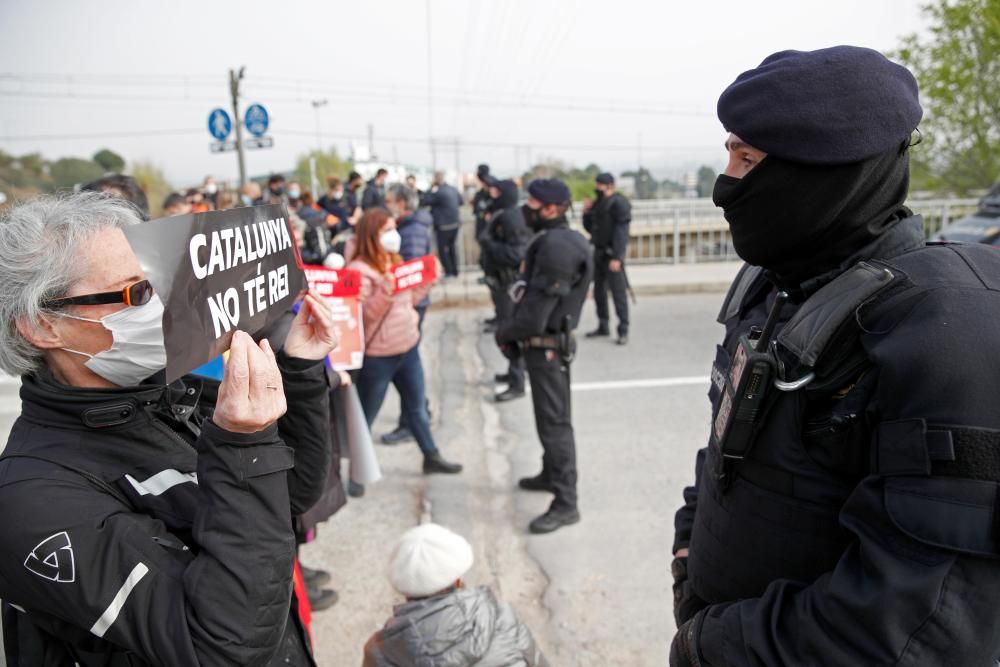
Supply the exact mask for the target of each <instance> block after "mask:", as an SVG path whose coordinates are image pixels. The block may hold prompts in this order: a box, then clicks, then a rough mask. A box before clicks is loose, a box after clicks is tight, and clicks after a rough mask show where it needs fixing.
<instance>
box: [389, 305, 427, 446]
mask: <svg viewBox="0 0 1000 667" xmlns="http://www.w3.org/2000/svg"><path fill="white" fill-rule="evenodd" d="M413 309H414V310H415V311H417V328H418V329H420V333H421V335H422V334H423V331H424V316H425V315H427V306H426V305H423V306H414V307H413ZM424 404H425V405H424V407H426V408H427V419H428V421H429V420H430V416H431V402H430V401H429V400H427V399H426V398H425V399H424ZM396 428H397V429H400V428H405V429H406V430H408V431H410V433H412V432H413V430H412V429H410V422H409V420H408V419H407V418H406V411H405V410H403V407H402V406H400V408H399V425H398V426H397V427H396Z"/></svg>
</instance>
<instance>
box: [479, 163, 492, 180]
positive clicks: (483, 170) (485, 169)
mask: <svg viewBox="0 0 1000 667" xmlns="http://www.w3.org/2000/svg"><path fill="white" fill-rule="evenodd" d="M489 175H490V165H488V164H481V165H479V166H478V167H476V176H478V177H479V178H482V177H483V176H489Z"/></svg>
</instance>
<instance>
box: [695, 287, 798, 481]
mask: <svg viewBox="0 0 1000 667" xmlns="http://www.w3.org/2000/svg"><path fill="white" fill-rule="evenodd" d="M787 300H788V293H786V292H778V294H777V295H775V299H774V305H773V306H772V307H771V312H770V313H769V314H768V316H767V322H765V324H764V329H763V330H760V329H757V328H756V327H754V328H753V329H751V330H750V333H749V334H744V335H742V336H740V340H739V344H738V345H737V347H736V354H735V355H734V356H733V361H732V362H731V363H730V364H729V372H728V373H727V374H726V376H725V378H724V383H723V388H722V397H721V399H720V400H719V412H718V413H717V414H716V416H715V422H714V424H713V425H712V434H713V436H714V437H715V441H716V442H717V443H718V444H719V450H720V451H721V452H722V456H723V459H725V460H727V461H733V460H735V461H738V460H740V459H742V458H743V457H744V456H746V454H747V451H748V450H749V449H750V444H751V442H752V441H753V433H754V428H755V427H756V425H757V419H758V418H759V417H760V413H761V407H762V406H763V405H764V401H765V399H766V398H767V395H768V390H769V389H770V387H771V383H772V379H773V378H774V374H775V361H774V357H773V356H772V354H771V352H770V350H769V349H768V348H769V346H770V344H771V338H772V336H773V335H774V329H775V327H777V325H778V317H779V316H780V315H781V307H782V306H784V305H785V302H786V301H787Z"/></svg>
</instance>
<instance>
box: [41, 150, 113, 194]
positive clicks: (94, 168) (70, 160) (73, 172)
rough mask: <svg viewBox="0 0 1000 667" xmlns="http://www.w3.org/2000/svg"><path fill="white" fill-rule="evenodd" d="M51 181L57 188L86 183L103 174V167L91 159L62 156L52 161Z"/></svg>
mask: <svg viewBox="0 0 1000 667" xmlns="http://www.w3.org/2000/svg"><path fill="white" fill-rule="evenodd" d="M50 173H51V174H52V183H53V185H55V187H57V188H71V187H73V186H74V185H78V184H79V185H82V184H84V183H88V182H90V181H92V180H94V179H95V178H100V177H101V176H103V175H104V169H102V168H101V166H100V165H99V164H97V163H96V162H93V161H91V160H81V159H80V158H75V157H64V158H62V159H60V160H56V161H55V162H53V163H52V167H51V169H50Z"/></svg>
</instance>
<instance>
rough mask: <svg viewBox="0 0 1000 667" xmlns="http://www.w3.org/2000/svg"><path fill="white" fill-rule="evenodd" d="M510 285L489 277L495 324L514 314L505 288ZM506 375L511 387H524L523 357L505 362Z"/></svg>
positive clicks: (512, 304) (511, 302) (512, 303)
mask: <svg viewBox="0 0 1000 667" xmlns="http://www.w3.org/2000/svg"><path fill="white" fill-rule="evenodd" d="M509 287H510V286H509V285H504V284H503V283H501V282H499V281H497V280H495V279H492V278H491V279H490V296H492V297H493V305H494V306H496V311H497V326H499V325H500V323H501V322H503V321H505V320H509V319H510V318H511V317H513V316H514V302H513V301H511V298H510V294H508V293H507V290H508V288H509ZM507 376H508V377H509V378H510V380H509V384H510V388H511V389H524V357H521V356H519V357H515V358H513V359H511V360H510V362H509V363H508V364H507Z"/></svg>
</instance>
